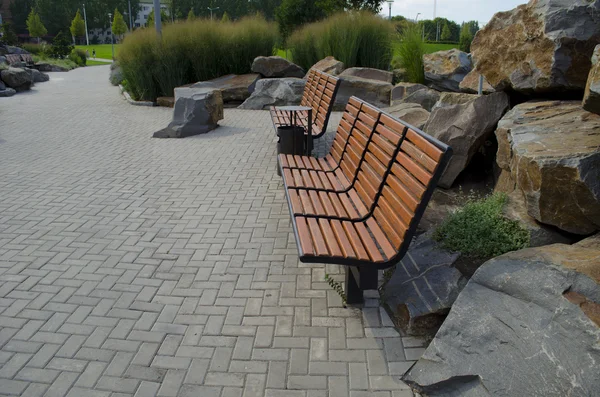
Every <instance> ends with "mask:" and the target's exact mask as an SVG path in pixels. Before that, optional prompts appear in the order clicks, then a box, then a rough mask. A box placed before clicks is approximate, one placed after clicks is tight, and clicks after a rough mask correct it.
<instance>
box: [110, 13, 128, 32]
mask: <svg viewBox="0 0 600 397" xmlns="http://www.w3.org/2000/svg"><path fill="white" fill-rule="evenodd" d="M112 33H113V34H114V35H116V36H119V37H120V36H123V35H124V34H125V33H127V24H126V23H125V20H124V19H123V14H121V13H120V12H119V10H117V9H116V8H115V14H114V17H113V23H112Z"/></svg>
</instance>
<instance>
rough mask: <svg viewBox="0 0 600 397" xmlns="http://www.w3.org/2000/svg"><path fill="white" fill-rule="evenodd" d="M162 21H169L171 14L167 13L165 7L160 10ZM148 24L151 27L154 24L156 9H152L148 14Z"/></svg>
mask: <svg viewBox="0 0 600 397" xmlns="http://www.w3.org/2000/svg"><path fill="white" fill-rule="evenodd" d="M160 21H161V22H162V23H165V22H169V16H168V15H167V14H166V13H165V10H163V9H161V10H160ZM147 24H148V26H149V27H152V26H154V10H152V11H150V14H148V22H147Z"/></svg>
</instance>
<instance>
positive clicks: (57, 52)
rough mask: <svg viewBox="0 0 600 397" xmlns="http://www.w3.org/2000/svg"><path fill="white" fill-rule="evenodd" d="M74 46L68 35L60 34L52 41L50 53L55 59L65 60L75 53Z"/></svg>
mask: <svg viewBox="0 0 600 397" xmlns="http://www.w3.org/2000/svg"><path fill="white" fill-rule="evenodd" d="M73 48H74V46H73V44H72V43H71V42H70V41H69V39H68V36H67V34H66V33H63V32H58V34H57V35H56V36H54V40H52V47H51V48H50V51H51V53H52V56H53V57H54V58H64V57H66V56H67V55H69V54H70V53H71V51H73Z"/></svg>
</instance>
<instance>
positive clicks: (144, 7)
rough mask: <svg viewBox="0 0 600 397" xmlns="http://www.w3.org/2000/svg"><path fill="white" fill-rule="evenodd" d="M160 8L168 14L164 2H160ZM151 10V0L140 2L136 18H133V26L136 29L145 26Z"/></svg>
mask: <svg viewBox="0 0 600 397" xmlns="http://www.w3.org/2000/svg"><path fill="white" fill-rule="evenodd" d="M160 8H161V9H163V10H165V12H166V13H167V14H168V13H169V11H168V9H169V7H168V5H167V1H166V0H161V1H160ZM153 9H154V1H153V0H140V11H139V12H138V14H137V17H136V18H135V21H133V26H134V27H136V28H139V27H142V26H146V23H148V16H149V15H150V13H151V12H152V10H153Z"/></svg>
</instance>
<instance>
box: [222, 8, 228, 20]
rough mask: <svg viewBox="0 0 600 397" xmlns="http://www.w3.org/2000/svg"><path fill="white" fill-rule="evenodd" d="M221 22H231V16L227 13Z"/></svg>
mask: <svg viewBox="0 0 600 397" xmlns="http://www.w3.org/2000/svg"><path fill="white" fill-rule="evenodd" d="M221 22H229V14H228V13H227V11H225V12H224V13H223V17H222V18H221Z"/></svg>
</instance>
